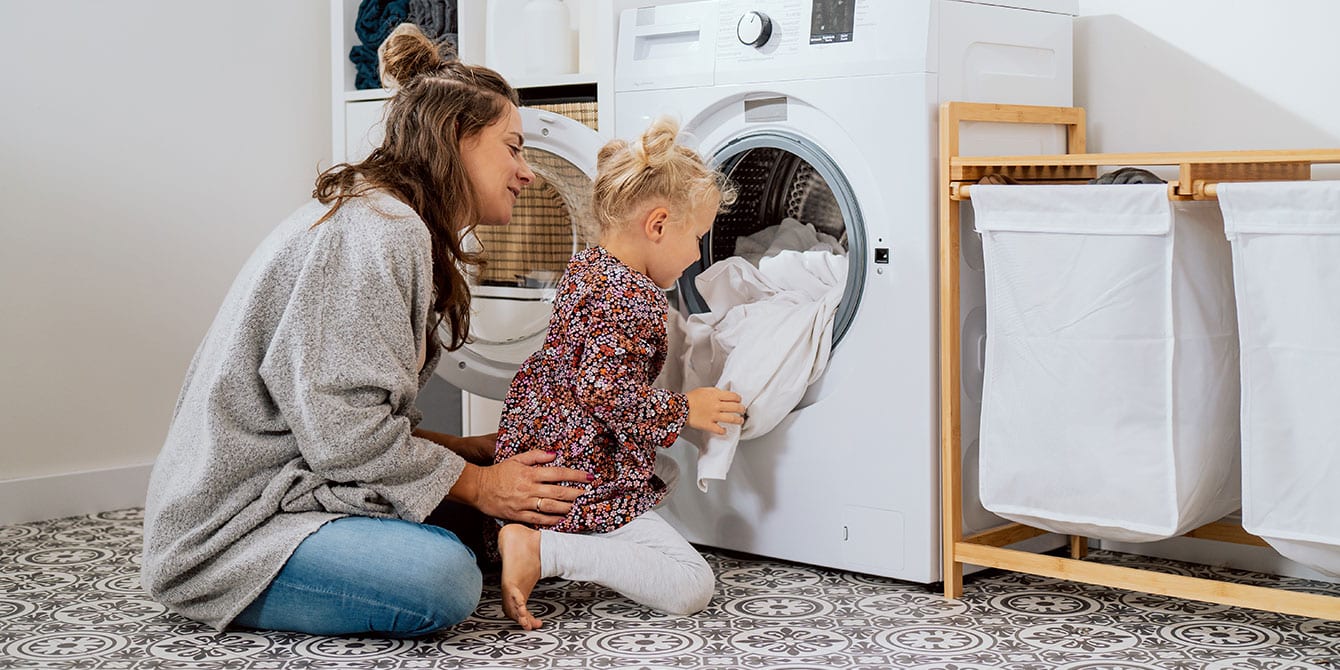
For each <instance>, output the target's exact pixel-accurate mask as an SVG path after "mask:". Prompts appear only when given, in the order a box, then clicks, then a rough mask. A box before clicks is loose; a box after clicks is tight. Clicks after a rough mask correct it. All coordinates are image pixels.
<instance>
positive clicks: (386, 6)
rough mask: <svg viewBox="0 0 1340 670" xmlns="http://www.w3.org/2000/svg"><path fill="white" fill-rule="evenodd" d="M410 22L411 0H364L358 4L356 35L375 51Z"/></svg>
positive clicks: (355, 21) (355, 23) (355, 25)
mask: <svg viewBox="0 0 1340 670" xmlns="http://www.w3.org/2000/svg"><path fill="white" fill-rule="evenodd" d="M408 20H409V0H363V1H362V2H360V3H358V17H357V18H356V19H355V20H354V33H355V34H357V35H358V39H360V40H362V42H363V44H366V45H368V46H370V47H372V48H373V49H376V48H377V47H378V46H381V43H382V41H383V40H385V39H386V36H387V35H390V34H391V31H392V30H395V27H396V26H398V25H400V24H402V23H405V22H406V21H408Z"/></svg>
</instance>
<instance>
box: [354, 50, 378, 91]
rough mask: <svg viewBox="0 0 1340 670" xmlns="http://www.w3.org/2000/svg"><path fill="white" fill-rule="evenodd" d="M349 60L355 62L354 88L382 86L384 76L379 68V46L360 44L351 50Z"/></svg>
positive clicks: (362, 88) (364, 88) (363, 88)
mask: <svg viewBox="0 0 1340 670" xmlns="http://www.w3.org/2000/svg"><path fill="white" fill-rule="evenodd" d="M349 60H350V61H352V62H353V64H354V70H355V72H356V74H355V75H354V88H357V89H358V90H360V91H362V90H366V89H369V88H381V87H382V76H381V72H379V71H378V70H377V47H375V46H372V45H368V44H360V45H358V46H356V47H354V48H352V49H350V50H349Z"/></svg>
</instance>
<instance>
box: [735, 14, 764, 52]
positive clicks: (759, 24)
mask: <svg viewBox="0 0 1340 670" xmlns="http://www.w3.org/2000/svg"><path fill="white" fill-rule="evenodd" d="M735 37H737V38H738V39H739V40H740V44H743V45H745V46H750V47H754V48H756V49H757V48H758V47H761V46H763V45H764V44H767V43H768V40H769V39H771V38H772V19H771V18H769V17H768V15H767V14H764V13H763V12H745V14H744V16H741V17H740V20H739V21H737V22H736V24H735Z"/></svg>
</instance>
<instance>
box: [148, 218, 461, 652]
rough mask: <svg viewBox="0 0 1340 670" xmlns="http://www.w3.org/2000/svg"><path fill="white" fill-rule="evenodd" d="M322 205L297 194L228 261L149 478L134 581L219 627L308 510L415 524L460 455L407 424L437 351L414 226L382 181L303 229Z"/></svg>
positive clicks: (319, 516)
mask: <svg viewBox="0 0 1340 670" xmlns="http://www.w3.org/2000/svg"><path fill="white" fill-rule="evenodd" d="M327 209H328V208H327V207H325V206H323V205H321V204H320V203H317V202H311V203H308V204H307V205H305V206H304V207H302V208H300V209H299V210H298V211H297V212H295V213H294V214H293V215H291V216H290V217H289V218H288V219H286V220H285V221H284V222H283V223H282V224H280V226H279V227H278V228H277V229H276V230H275V231H274V232H273V233H271V234H270V235H269V237H268V238H266V240H265V241H264V242H262V243H261V245H260V247H259V248H258V249H257V250H256V251H255V253H254V254H253V255H252V256H251V259H250V260H248V261H247V263H246V265H245V267H243V269H242V271H241V273H240V274H239V275H238V277H237V279H236V280H235V281H234V283H233V286H232V288H231V289H230V290H229V292H228V296H227V297H226V298H225V299H224V302H223V306H222V307H221V308H220V309H219V313H218V315H217V316H216V317H215V320H214V323H213V325H211V326H210V329H209V332H208V334H206V335H205V339H204V342H203V343H202V344H201V345H200V348H199V350H197V351H196V354H195V358H194V359H193V360H192V361H191V365H190V369H189V370H188V371H187V373H186V381H185V383H184V385H183V386H182V390H181V395H180V397H179V398H178V400H177V407H176V410H175V412H174V413H173V417H172V424H171V426H170V428H169V429H168V435H167V440H166V442H165V444H164V445H163V450H162V452H161V453H160V454H159V456H158V460H157V462H156V463H155V464H154V469H153V475H152V477H151V478H150V481H149V490H148V496H147V501H146V504H145V520H144V562H143V567H142V569H141V575H140V580H141V582H142V583H143V585H144V587H145V589H147V590H148V591H149V593H150V594H151V595H152V596H153V597H154V599H155V600H158V601H159V602H161V603H163V604H164V605H166V606H168V607H169V608H171V609H172V610H174V611H176V612H178V613H180V614H183V615H185V616H187V617H190V618H192V619H195V620H197V621H201V622H204V623H206V624H209V625H211V626H214V627H215V628H217V629H220V630H222V629H223V628H225V627H226V626H227V625H228V624H229V623H230V622H231V621H232V620H233V619H234V618H235V617H236V616H237V615H238V614H239V613H241V611H242V610H243V609H245V608H246V606H247V605H249V604H250V603H251V601H252V600H254V599H255V598H256V596H258V595H259V594H260V593H261V591H263V590H264V589H265V588H266V587H267V586H268V585H269V584H270V581H271V580H272V579H274V576H275V575H276V574H277V573H278V572H279V570H280V568H282V567H283V565H284V562H285V561H287V560H288V557H289V556H290V555H291V554H292V553H293V550H294V549H295V548H297V546H298V544H299V543H300V542H302V541H303V539H304V538H306V537H307V536H308V535H310V534H312V533H313V532H315V531H316V530H317V529H318V528H319V527H321V525H322V524H324V523H326V522H328V521H330V520H332V519H337V518H339V517H341V516H346V515H351V514H357V515H365V516H376V517H399V518H402V519H407V520H410V521H415V522H418V521H422V520H423V518H424V517H425V516H427V515H428V513H429V512H431V511H432V510H433V509H434V508H435V507H436V506H437V505H438V504H439V503H440V502H441V501H442V499H443V497H444V496H445V495H446V493H447V491H448V490H449V489H450V488H451V486H452V485H454V484H455V482H456V478H457V477H459V476H460V473H461V470H462V468H463V467H464V461H463V460H462V459H461V458H460V457H459V456H457V455H456V454H454V453H452V452H450V451H448V450H447V449H444V448H442V447H440V446H438V445H436V444H434V443H432V442H429V441H427V440H424V439H421V438H418V437H413V436H411V434H410V431H411V430H412V428H413V427H414V426H415V425H416V424H417V423H418V420H419V418H420V414H419V412H418V410H417V409H416V407H415V404H414V401H415V397H416V396H417V395H418V392H419V390H420V389H421V388H422V386H423V384H425V383H426V382H427V381H428V377H429V375H431V373H432V369H433V366H434V365H435V364H436V363H437V353H438V352H436V351H433V352H425V351H424V348H425V347H426V346H427V344H426V343H425V339H424V337H422V335H423V334H424V333H426V329H427V327H428V324H429V319H430V318H432V315H431V306H432V296H433V284H432V256H431V253H430V246H429V245H430V238H429V234H428V229H427V228H426V227H425V225H424V223H423V221H422V220H421V219H420V218H419V217H418V216H417V215H416V214H415V213H414V211H413V210H412V209H410V208H409V207H408V206H406V205H405V204H404V203H402V202H400V201H398V200H396V199H394V198H392V197H390V196H389V195H386V194H384V193H375V194H373V195H370V196H365V197H362V198H356V199H354V200H351V201H350V202H348V203H346V204H345V205H344V206H343V207H341V208H340V210H339V211H338V212H336V214H335V215H334V216H333V217H331V218H330V219H329V220H327V221H325V222H324V223H322V224H321V225H319V226H316V227H315V228H313V227H312V224H313V223H314V222H315V221H316V220H317V219H318V218H319V217H320V216H321V215H322V214H324V213H325V212H326V210H327ZM425 360H426V362H427V364H426V365H423V366H422V368H421V367H420V363H421V362H423V361H425Z"/></svg>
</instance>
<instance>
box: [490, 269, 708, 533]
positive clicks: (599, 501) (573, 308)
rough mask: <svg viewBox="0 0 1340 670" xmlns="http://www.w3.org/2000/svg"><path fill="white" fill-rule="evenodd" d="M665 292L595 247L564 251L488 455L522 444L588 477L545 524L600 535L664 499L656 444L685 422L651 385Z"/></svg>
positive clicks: (672, 399)
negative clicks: (539, 335) (549, 304)
mask: <svg viewBox="0 0 1340 670" xmlns="http://www.w3.org/2000/svg"><path fill="white" fill-rule="evenodd" d="M668 309H669V306H668V303H667V302H666V299H665V294H664V293H663V292H662V291H661V289H660V288H658V287H657V286H656V284H655V283H654V282H652V280H651V278H650V277H647V276H646V275H644V274H642V273H640V272H638V271H636V270H634V269H632V268H630V267H628V266H627V265H625V264H624V263H623V262H622V261H620V260H619V259H617V258H615V257H614V256H612V255H610V253H609V252H608V251H606V250H605V249H604V248H602V247H592V248H590V249H586V250H584V251H582V252H580V253H578V254H576V255H574V256H573V257H572V260H571V261H569V263H568V267H567V270H566V271H565V272H564V274H563V279H562V280H561V281H560V282H559V285H558V296H557V298H556V299H555V301H554V314H553V316H552V317H551V318H550V321H549V333H548V335H547V336H546V337H545V341H544V345H543V346H542V347H541V348H540V350H539V351H537V352H535V353H534V354H532V355H531V356H530V358H528V359H526V362H525V363H523V364H522V366H521V369H520V370H519V371H518V372H517V374H516V377H515V378H513V380H512V385H511V388H510V389H509V391H508V393H507V398H506V400H505V401H504V406H503V414H502V418H501V420H500V422H499V426H498V443H497V451H496V452H495V454H494V460H495V462H496V461H502V460H505V459H507V458H510V457H511V456H514V455H516V454H518V453H521V452H524V451H528V450H530V449H547V450H549V451H554V452H557V454H558V458H556V459H555V460H554V461H553V462H552V463H551V465H558V466H564V467H569V468H575V469H578V470H584V471H586V472H589V473H591V474H593V475H595V481H594V482H593V483H592V484H591V485H590V486H591V490H590V491H589V492H587V493H585V494H583V495H582V496H581V497H579V498H577V500H576V502H575V503H574V504H573V508H572V512H571V513H570V514H568V516H567V517H566V518H565V519H563V520H562V521H560V522H559V523H558V524H556V525H554V526H550V527H549V528H550V529H552V530H557V531H563V532H571V533H585V532H595V533H605V532H609V531H612V530H615V529H616V528H619V527H620V526H623V525H624V524H626V523H628V522H629V521H632V520H633V519H634V518H635V517H637V516H638V515H640V514H642V513H643V512H646V511H647V510H649V509H651V508H652V507H653V506H654V505H656V504H657V503H658V502H660V500H661V498H662V497H664V496H665V492H666V491H665V484H664V483H663V482H662V481H661V480H660V478H658V477H656V476H655V475H654V474H653V472H652V468H653V466H654V465H655V462H656V448H657V447H667V446H669V445H670V444H671V443H673V442H674V441H675V438H676V437H677V436H678V435H679V432H680V430H681V429H682V428H683V427H684V422H685V421H686V420H687V419H688V411H689V405H688V399H687V398H686V397H685V396H684V394H682V393H676V392H674V391H669V390H666V389H662V388H655V387H653V386H652V382H653V381H654V380H655V379H656V376H657V375H659V374H660V372H661V366H662V365H664V363H665V356H666V331H665V323H666V316H667V313H668Z"/></svg>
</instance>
